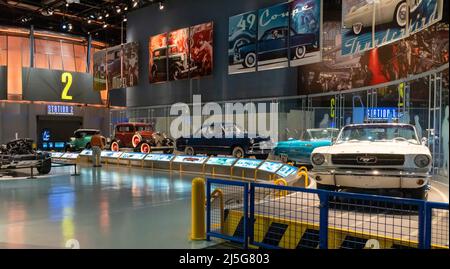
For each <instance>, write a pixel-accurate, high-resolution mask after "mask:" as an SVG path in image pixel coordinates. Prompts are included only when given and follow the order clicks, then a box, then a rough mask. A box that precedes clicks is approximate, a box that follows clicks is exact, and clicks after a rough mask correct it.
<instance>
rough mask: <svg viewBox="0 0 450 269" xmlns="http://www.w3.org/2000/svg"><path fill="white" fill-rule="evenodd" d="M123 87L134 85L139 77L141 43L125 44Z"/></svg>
mask: <svg viewBox="0 0 450 269" xmlns="http://www.w3.org/2000/svg"><path fill="white" fill-rule="evenodd" d="M122 49H123V79H122V82H123V88H127V87H134V86H136V85H137V83H138V79H139V65H138V63H139V62H138V53H139V44H138V43H137V42H131V43H127V44H124V45H123V48H122Z"/></svg>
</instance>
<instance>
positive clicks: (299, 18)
mask: <svg viewBox="0 0 450 269" xmlns="http://www.w3.org/2000/svg"><path fill="white" fill-rule="evenodd" d="M291 5H292V9H291V23H290V25H291V31H290V39H289V47H290V59H291V63H290V66H291V67H294V66H300V65H305V64H311V63H317V62H320V61H321V59H322V49H321V48H322V45H321V40H322V38H321V35H322V1H321V0H295V1H293V2H292V3H291Z"/></svg>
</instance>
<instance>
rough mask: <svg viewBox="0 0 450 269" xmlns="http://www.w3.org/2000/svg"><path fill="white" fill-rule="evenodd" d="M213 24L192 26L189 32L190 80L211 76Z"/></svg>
mask: <svg viewBox="0 0 450 269" xmlns="http://www.w3.org/2000/svg"><path fill="white" fill-rule="evenodd" d="M213 27H214V26H213V23H212V22H208V23H203V24H199V25H195V26H192V27H191V28H190V31H189V45H190V47H189V55H190V68H191V69H190V70H191V73H190V78H198V77H203V76H209V75H212V71H213Z"/></svg>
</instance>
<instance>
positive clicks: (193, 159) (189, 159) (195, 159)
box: [173, 156, 208, 164]
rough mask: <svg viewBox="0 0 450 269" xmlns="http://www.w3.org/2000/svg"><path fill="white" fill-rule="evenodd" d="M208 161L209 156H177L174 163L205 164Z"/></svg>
mask: <svg viewBox="0 0 450 269" xmlns="http://www.w3.org/2000/svg"><path fill="white" fill-rule="evenodd" d="M206 159H208V157H207V156H176V157H175V159H174V160H173V162H175V163H195V164H203V163H204V162H205V161H206Z"/></svg>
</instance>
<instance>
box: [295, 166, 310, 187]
mask: <svg viewBox="0 0 450 269" xmlns="http://www.w3.org/2000/svg"><path fill="white" fill-rule="evenodd" d="M297 176H298V177H302V176H303V177H304V178H305V188H306V187H308V186H309V178H308V172H306V171H304V170H303V171H300V172H298V174H297Z"/></svg>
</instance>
